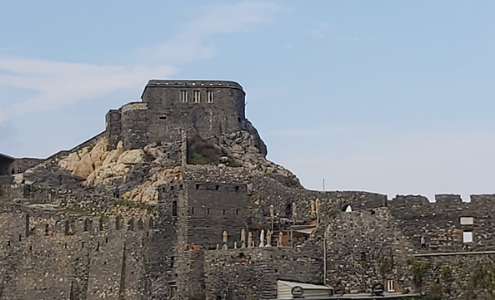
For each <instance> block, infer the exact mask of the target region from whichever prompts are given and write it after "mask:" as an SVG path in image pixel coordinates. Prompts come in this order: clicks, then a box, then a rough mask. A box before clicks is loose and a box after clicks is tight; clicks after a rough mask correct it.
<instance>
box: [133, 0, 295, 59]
mask: <svg viewBox="0 0 495 300" xmlns="http://www.w3.org/2000/svg"><path fill="white" fill-rule="evenodd" d="M285 10H286V8H285V7H283V6H281V5H279V4H276V3H274V2H261V1H246V2H241V3H235V4H230V5H225V4H223V5H221V6H213V7H210V8H209V9H207V10H206V11H205V12H204V13H203V16H202V17H200V18H198V19H196V20H195V21H193V22H191V23H189V24H188V25H187V26H186V27H185V28H184V30H183V31H181V32H180V33H179V34H177V35H176V36H175V37H174V38H173V39H171V40H169V41H165V42H163V43H161V44H159V45H155V46H149V47H145V48H143V49H141V50H140V51H139V53H140V55H144V56H145V57H147V58H148V59H152V60H155V61H160V62H166V63H172V62H173V63H177V62H191V61H195V60H201V59H206V58H210V57H212V56H213V55H215V52H216V48H215V45H214V44H213V43H212V42H211V40H209V38H210V37H211V36H214V35H219V34H228V33H236V32H246V31H249V30H252V29H253V28H254V27H256V26H261V25H266V24H269V23H271V22H272V21H273V20H274V16H275V14H276V13H277V12H281V11H285Z"/></svg>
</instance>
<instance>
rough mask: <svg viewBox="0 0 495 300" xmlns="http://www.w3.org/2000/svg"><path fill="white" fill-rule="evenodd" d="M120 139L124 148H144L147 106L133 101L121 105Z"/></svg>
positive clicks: (146, 142)
mask: <svg viewBox="0 0 495 300" xmlns="http://www.w3.org/2000/svg"><path fill="white" fill-rule="evenodd" d="M121 110H122V140H123V142H124V150H130V149H140V148H144V146H146V145H147V144H148V108H147V105H146V103H141V102H133V103H129V104H127V105H124V106H123V107H122V109H121Z"/></svg>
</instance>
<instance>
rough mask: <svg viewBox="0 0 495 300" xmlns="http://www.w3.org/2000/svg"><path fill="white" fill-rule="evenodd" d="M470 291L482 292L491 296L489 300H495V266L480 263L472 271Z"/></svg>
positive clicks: (469, 283)
mask: <svg viewBox="0 0 495 300" xmlns="http://www.w3.org/2000/svg"><path fill="white" fill-rule="evenodd" d="M468 290H469V291H475V290H482V291H485V292H486V293H487V294H488V295H489V298H488V299H495V266H494V265H493V264H485V265H481V264H480V263H479V262H478V263H477V264H476V266H475V267H474V269H473V271H471V275H470V278H469V281H468Z"/></svg>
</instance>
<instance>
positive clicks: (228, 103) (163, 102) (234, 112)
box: [142, 80, 245, 142]
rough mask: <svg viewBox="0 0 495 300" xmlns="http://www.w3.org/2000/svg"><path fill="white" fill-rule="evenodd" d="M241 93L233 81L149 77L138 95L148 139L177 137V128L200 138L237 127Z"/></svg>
mask: <svg viewBox="0 0 495 300" xmlns="http://www.w3.org/2000/svg"><path fill="white" fill-rule="evenodd" d="M181 94H182V95H183V96H181ZM197 95H199V98H195V96H197ZM244 95H245V94H244V91H243V90H242V87H241V86H240V85H239V84H237V83H235V82H227V81H224V82H222V81H168V80H151V81H150V82H149V83H148V84H147V86H146V88H145V90H144V92H143V96H142V100H143V102H145V103H147V105H148V108H149V134H148V140H149V142H160V141H173V140H178V138H177V137H179V136H180V131H181V130H185V131H187V132H190V133H198V134H199V135H201V136H202V137H204V138H208V137H212V136H219V135H220V134H222V133H230V132H236V131H239V130H240V129H241V123H242V122H243V121H244V120H245V111H244V107H245V101H244ZM182 97H185V98H182Z"/></svg>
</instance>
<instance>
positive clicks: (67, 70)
mask: <svg viewBox="0 0 495 300" xmlns="http://www.w3.org/2000/svg"><path fill="white" fill-rule="evenodd" d="M280 10H281V7H280V6H278V5H277V4H274V3H271V2H254V1H247V2H242V3H236V4H230V5H222V6H214V7H210V8H209V9H207V10H206V11H205V12H204V13H203V14H202V16H201V17H200V18H198V19H196V20H194V21H192V22H191V23H189V25H187V26H186V27H185V29H184V30H183V31H181V32H179V33H178V34H177V35H176V36H175V37H174V38H172V39H171V40H169V41H165V42H163V43H161V44H159V45H158V46H152V47H147V48H145V49H141V50H137V53H138V56H136V57H135V60H136V61H135V62H134V63H131V64H130V65H129V66H123V65H94V64H84V63H66V62H57V61H47V60H43V59H32V58H20V57H12V56H9V57H6V56H2V55H1V54H0V86H7V87H13V88H20V89H28V90H31V91H35V92H36V96H34V97H31V98H28V99H23V100H22V101H20V102H19V101H17V102H16V101H14V102H15V103H14V104H12V105H11V106H8V107H5V108H4V109H5V111H2V112H3V116H4V120H5V117H6V116H8V117H9V118H10V117H14V116H18V115H22V114H25V113H27V112H31V111H40V110H45V109H52V108H55V107H58V106H60V105H63V104H70V103H75V102H78V101H81V100H84V99H90V98H94V97H98V96H103V95H105V94H107V93H109V92H112V91H116V90H121V89H128V88H135V87H139V86H144V84H145V83H146V82H147V80H149V79H151V78H162V79H166V78H170V77H171V76H173V75H174V74H175V73H176V72H177V68H176V67H175V66H176V65H177V64H178V63H181V62H190V61H194V60H200V59H206V58H209V57H211V56H213V55H214V53H215V46H214V44H213V43H212V42H211V39H209V38H210V37H211V36H213V35H218V34H223V33H234V32H243V31H248V30H250V29H251V28H252V27H253V26H259V25H265V24H268V23H270V22H272V21H273V17H274V14H275V13H276V12H278V11H280ZM144 61H146V62H147V63H149V66H148V65H143V64H139V62H144ZM0 117H1V116H0ZM1 120H2V119H0V121H1Z"/></svg>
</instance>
